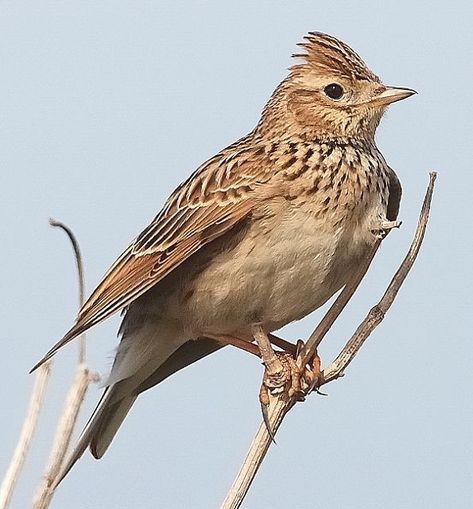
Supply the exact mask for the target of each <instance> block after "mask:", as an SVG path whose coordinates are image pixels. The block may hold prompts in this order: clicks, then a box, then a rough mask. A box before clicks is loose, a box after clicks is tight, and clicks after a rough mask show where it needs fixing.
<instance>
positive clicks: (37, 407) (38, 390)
mask: <svg viewBox="0 0 473 509" xmlns="http://www.w3.org/2000/svg"><path fill="white" fill-rule="evenodd" d="M50 374H51V361H49V362H46V363H45V364H43V365H42V366H41V368H40V369H39V370H38V373H37V374H36V376H35V380H34V385H33V390H32V392H31V398H30V403H29V406H28V410H27V412H26V416H25V420H24V421H23V427H22V429H21V433H20V436H19V438H18V443H17V445H16V448H15V451H14V453H13V456H12V459H11V461H10V465H9V467H8V470H7V472H6V474H5V477H4V478H3V481H2V485H1V487H0V509H7V507H8V506H9V505H10V502H11V498H12V495H13V491H14V489H15V486H16V483H17V481H18V479H19V477H20V474H21V470H22V468H23V465H24V463H25V459H26V456H27V454H28V451H29V449H30V445H31V441H32V439H33V435H34V432H35V430H36V425H37V423H38V418H39V414H40V412H41V409H42V407H43V401H44V395H45V393H46V388H47V385H48V381H49V376H50Z"/></svg>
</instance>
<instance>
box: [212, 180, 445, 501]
mask: <svg viewBox="0 0 473 509" xmlns="http://www.w3.org/2000/svg"><path fill="white" fill-rule="evenodd" d="M436 176H437V174H436V173H435V172H432V173H430V182H429V186H428V188H427V191H426V195H425V198H424V203H423V205H422V211H421V213H420V217H419V221H418V225H417V229H416V232H415V235H414V238H413V241H412V243H411V246H410V248H409V251H408V253H407V255H406V257H405V259H404V260H403V262H402V264H401V266H400V267H399V269H398V270H397V272H396V274H395V275H394V277H393V279H392V281H391V283H390V284H389V286H388V289H387V290H386V292H385V294H384V295H383V297H382V298H381V300H380V301H379V303H378V304H377V305H376V306H374V307H373V308H372V309H371V311H370V312H369V313H368V315H367V317H366V318H365V319H364V320H363V321H362V323H361V324H360V326H359V327H358V328H357V329H356V331H355V333H354V334H353V336H352V337H351V339H350V340H349V341H348V343H347V344H346V345H345V347H344V348H343V350H342V351H341V352H340V354H339V355H338V357H337V358H336V359H335V361H334V362H333V363H332V364H331V365H330V366H329V367H328V368H327V369H325V370H324V371H323V376H322V379H321V383H320V385H324V384H326V383H329V382H331V381H332V380H335V379H336V378H338V377H340V376H342V374H343V372H344V370H345V369H346V367H347V366H348V365H349V364H350V362H351V361H352V360H353V358H354V357H355V355H356V354H357V353H358V351H359V349H360V348H361V346H362V345H363V343H364V342H365V341H366V339H367V338H368V336H369V335H370V334H371V332H372V331H373V330H374V328H375V327H376V326H377V325H378V324H379V323H380V322H381V321H382V320H383V318H384V315H385V313H386V311H387V310H388V309H389V307H390V306H391V304H392V302H393V301H394V299H395V297H396V295H397V293H398V291H399V289H400V287H401V286H402V284H403V282H404V280H405V278H406V277H407V274H408V273H409V271H410V269H411V268H412V265H413V264H414V262H415V260H416V258H417V255H418V253H419V250H420V247H421V245H422V241H423V239H424V235H425V231H426V228H427V224H428V220H429V213H430V205H431V201H432V195H433V190H434V183H435V178H436ZM378 247H379V246H378ZM376 250H377V248H376V249H375V250H374V252H375V251H376ZM374 252H373V253H372V255H373V256H374ZM370 255H371V253H370ZM370 263H371V260H369V262H367V264H366V265H363V267H361V270H360V274H361V273H363V274H362V277H363V275H364V273H366V270H367V268H368V266H369V264H370ZM354 282H356V284H355V283H354ZM358 284H359V281H358V278H357V277H355V278H354V279H353V281H352V283H351V284H350V286H353V287H354V289H353V291H352V292H351V295H353V292H354V290H355V289H356V286H358ZM343 293H344V292H342V293H341V294H340V296H339V299H340V298H342V299H341V301H340V302H339V303H338V304H337V301H338V300H339V299H337V301H335V303H334V305H333V306H332V307H331V308H330V310H329V311H328V312H327V314H326V315H325V317H324V318H323V320H322V321H324V320H326V322H325V324H324V325H322V326H321V325H320V324H319V326H318V327H317V328H316V330H315V331H314V333H313V334H312V336H311V338H312V337H313V338H315V339H314V340H313V341H312V342H311V348H313V349H314V350H310V349H309V350H308V351H306V353H307V355H309V358H310V355H313V353H314V352H315V349H316V347H317V346H318V344H319V343H318V341H319V340H318V338H319V334H322V337H323V335H325V333H326V331H325V332H323V331H324V330H325V328H326V327H327V324H328V323H330V321H331V323H330V325H329V326H328V327H329V328H330V326H331V324H332V323H333V321H334V320H335V318H336V317H337V316H338V315H339V314H340V312H336V311H337V310H338V307H337V308H335V310H334V306H335V304H337V306H339V305H343V307H344V306H345V304H346V302H344V299H346V297H347V295H348V294H349V292H347V294H346V295H345V296H343ZM351 295H348V297H349V298H350V297H351ZM342 296H343V297H342ZM343 307H342V309H343ZM327 315H330V316H329V317H327ZM318 331H319V332H318ZM320 331H322V332H320ZM306 346H307V345H306ZM270 401H271V405H270V409H269V415H268V418H269V422H270V423H271V429H272V431H273V433H276V432H277V430H278V428H279V426H280V425H281V424H282V422H283V420H284V417H285V416H286V414H287V413H288V412H289V411H290V410H291V408H292V407H293V406H294V405H295V402H294V401H292V400H287V398H284V397H272V398H271V400H270ZM271 441H272V438H271V436H270V435H269V434H268V432H267V430H266V426H265V425H264V424H263V423H262V424H261V425H260V427H259V429H258V431H257V433H256V436H255V438H254V439H253V442H252V444H251V446H250V450H249V452H248V454H247V456H246V458H245V461H244V462H243V465H242V466H241V468H240V470H239V472H238V474H237V477H236V479H235V480H234V482H233V484H232V486H231V487H230V490H229V491H228V493H227V496H226V497H225V500H224V501H223V503H222V505H221V507H220V509H238V508H239V507H240V506H241V504H242V502H243V500H244V498H245V496H246V494H247V493H248V490H249V488H250V486H251V484H252V482H253V479H254V478H255V476H256V473H257V472H258V469H259V467H260V465H261V463H262V462H263V460H264V457H265V456H266V453H267V452H268V449H269V447H270V445H271Z"/></svg>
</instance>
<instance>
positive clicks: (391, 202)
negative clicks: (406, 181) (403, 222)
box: [386, 170, 402, 221]
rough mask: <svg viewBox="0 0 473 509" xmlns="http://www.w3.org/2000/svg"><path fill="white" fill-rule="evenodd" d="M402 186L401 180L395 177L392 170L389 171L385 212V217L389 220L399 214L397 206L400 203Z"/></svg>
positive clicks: (394, 218)
mask: <svg viewBox="0 0 473 509" xmlns="http://www.w3.org/2000/svg"><path fill="white" fill-rule="evenodd" d="M401 196H402V187H401V182H399V179H398V178H397V175H396V173H395V172H394V170H391V171H390V173H389V198H388V209H387V212H386V218H387V219H388V220H389V221H395V220H396V219H397V216H398V214H399V207H400V205H401Z"/></svg>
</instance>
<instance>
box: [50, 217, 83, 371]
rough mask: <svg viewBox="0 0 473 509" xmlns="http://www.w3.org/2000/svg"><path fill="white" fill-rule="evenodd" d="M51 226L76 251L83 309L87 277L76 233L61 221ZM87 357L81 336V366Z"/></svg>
mask: <svg viewBox="0 0 473 509" xmlns="http://www.w3.org/2000/svg"><path fill="white" fill-rule="evenodd" d="M49 224H50V225H51V226H54V227H55V228H61V230H63V231H65V232H66V234H67V236H68V237H69V240H70V241H71V244H72V249H73V250H74V258H75V260H76V265H77V281H78V288H79V307H82V305H83V304H84V300H85V276H84V262H83V261H82V254H81V252H80V246H79V242H78V241H77V239H76V236H75V235H74V232H73V231H72V230H71V229H70V228H69V226H67V225H65V224H64V223H62V222H61V221H56V220H55V219H52V218H50V219H49ZM85 356H86V335H85V334H81V335H80V336H79V364H84V363H85Z"/></svg>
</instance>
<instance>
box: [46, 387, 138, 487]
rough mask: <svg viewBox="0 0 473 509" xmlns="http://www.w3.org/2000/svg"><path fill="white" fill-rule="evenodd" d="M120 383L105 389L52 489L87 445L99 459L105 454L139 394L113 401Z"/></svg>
mask: <svg viewBox="0 0 473 509" xmlns="http://www.w3.org/2000/svg"><path fill="white" fill-rule="evenodd" d="M118 385H119V384H117V385H115V386H111V387H108V388H107V389H106V390H105V392H104V394H103V396H102V398H101V399H100V401H99V403H98V405H97V407H96V408H95V410H94V412H93V414H92V417H91V418H90V419H89V422H88V423H87V425H86V427H85V429H84V431H83V432H82V435H81V436H80V438H79V441H78V443H77V445H76V447H75V448H74V450H73V451H72V454H71V456H70V457H69V458H68V460H67V462H66V463H65V464H64V465H63V467H62V468H61V472H60V473H59V475H58V477H57V479H55V481H54V485H53V486H52V489H55V488H56V487H57V485H58V484H59V483H60V482H61V481H62V480H63V479H64V477H66V475H67V474H68V473H69V471H70V470H71V469H72V467H73V466H74V465H75V463H76V462H77V460H78V459H79V458H80V457H81V456H82V455H83V454H84V452H85V450H86V449H87V447H89V446H90V450H91V452H92V454H93V455H94V457H95V458H97V459H98V458H101V457H102V456H103V455H104V454H105V451H106V450H107V448H108V446H109V445H110V443H111V442H112V440H113V437H114V436H115V434H116V432H117V431H118V428H119V427H120V425H121V423H122V422H123V420H124V419H125V417H126V415H127V414H128V411H129V410H130V408H131V407H132V405H133V403H134V402H135V400H136V398H137V396H135V395H133V396H125V397H123V398H121V399H119V400H118V401H113V400H114V399H115V398H116V393H117V390H120V388H118V389H117V386H118Z"/></svg>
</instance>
